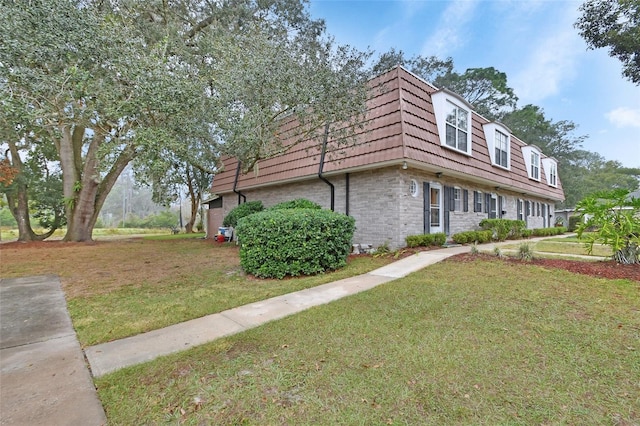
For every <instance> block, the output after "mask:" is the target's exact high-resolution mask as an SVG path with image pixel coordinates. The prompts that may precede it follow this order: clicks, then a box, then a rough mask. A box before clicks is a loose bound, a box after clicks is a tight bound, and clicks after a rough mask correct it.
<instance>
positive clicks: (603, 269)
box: [450, 253, 640, 281]
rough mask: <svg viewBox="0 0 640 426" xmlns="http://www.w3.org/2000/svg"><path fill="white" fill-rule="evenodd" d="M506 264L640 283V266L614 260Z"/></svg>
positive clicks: (470, 257) (469, 258) (539, 260)
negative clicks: (535, 266) (525, 264)
mask: <svg viewBox="0 0 640 426" xmlns="http://www.w3.org/2000/svg"><path fill="white" fill-rule="evenodd" d="M478 258H481V259H496V257H495V256H491V255H489V254H475V255H473V254H468V253H466V254H459V255H456V256H453V257H451V258H450V259H451V260H453V261H458V262H470V261H473V260H475V259H478ZM503 261H504V262H516V263H527V264H531V265H537V266H542V267H544V268H556V269H564V270H566V271H569V272H573V273H575V274H583V275H589V276H592V277H598V278H606V279H628V280H633V281H640V265H638V264H636V265H621V264H618V263H616V262H615V261H613V260H607V261H596V262H587V261H580V260H566V259H548V258H534V259H533V260H531V261H529V262H525V261H522V260H519V259H514V258H509V257H505V258H504V259H503Z"/></svg>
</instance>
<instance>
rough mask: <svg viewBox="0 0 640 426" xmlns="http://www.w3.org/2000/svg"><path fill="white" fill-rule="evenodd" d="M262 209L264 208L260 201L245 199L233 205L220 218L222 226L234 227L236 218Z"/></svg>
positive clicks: (238, 218)
mask: <svg viewBox="0 0 640 426" xmlns="http://www.w3.org/2000/svg"><path fill="white" fill-rule="evenodd" d="M262 210H264V206H263V205H262V201H247V202H246V203H243V204H240V205H239V206H237V207H234V208H233V209H232V210H231V211H230V212H229V214H227V215H226V216H225V217H224V219H223V220H222V226H233V227H234V228H235V227H236V226H237V225H238V220H240V219H242V218H243V217H246V216H249V215H251V214H254V213H257V212H260V211H262Z"/></svg>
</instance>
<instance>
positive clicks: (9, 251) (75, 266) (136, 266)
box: [0, 238, 240, 298]
mask: <svg viewBox="0 0 640 426" xmlns="http://www.w3.org/2000/svg"><path fill="white" fill-rule="evenodd" d="M237 252H238V248H237V247H236V246H235V245H232V244H220V243H216V242H214V241H213V240H202V239H180V240H166V241H155V240H144V239H141V238H130V239H123V240H113V241H97V242H86V243H67V242H62V241H39V242H28V243H22V242H11V243H3V244H1V245H0V259H1V260H2V261H1V262H0V276H2V277H5V278H9V277H20V276H27V275H45V274H55V275H59V276H60V277H61V281H62V287H63V290H64V291H65V293H66V295H67V297H68V298H75V297H87V296H92V295H96V294H105V293H109V292H111V291H114V290H117V289H118V288H121V287H125V286H139V285H142V284H143V283H144V284H146V285H151V286H153V285H155V284H161V283H167V282H170V281H175V282H180V281H181V279H183V278H184V277H188V276H198V275H201V274H202V273H203V270H211V269H212V267H213V269H214V270H216V271H218V270H222V271H225V272H228V271H232V270H236V269H237V268H238V266H239V263H240V261H239V257H238V253H237Z"/></svg>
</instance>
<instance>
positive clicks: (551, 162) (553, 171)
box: [542, 158, 558, 188]
mask: <svg viewBox="0 0 640 426" xmlns="http://www.w3.org/2000/svg"><path fill="white" fill-rule="evenodd" d="M542 167H543V168H544V177H545V178H547V184H548V185H549V186H553V187H554V188H557V187H558V163H557V162H556V160H555V159H554V158H543V159H542Z"/></svg>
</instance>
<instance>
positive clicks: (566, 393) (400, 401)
mask: <svg viewBox="0 0 640 426" xmlns="http://www.w3.org/2000/svg"><path fill="white" fill-rule="evenodd" d="M454 270H455V273H452V271H454ZM510 277H517V282H516V280H514V279H511V278H510ZM638 306H640V287H638V283H637V282H631V281H626V280H617V281H613V280H603V279H596V278H590V277H586V276H582V275H573V274H570V273H568V272H565V271H559V270H547V269H544V268H541V267H538V266H534V265H529V264H512V263H504V262H501V261H499V260H475V261H472V262H468V263H465V264H459V263H454V262H453V261H445V262H442V263H439V264H436V265H433V266H431V267H429V268H427V269H424V270H423V271H420V272H417V273H415V274H412V275H410V276H409V277H407V278H404V279H401V280H397V281H394V282H392V283H389V284H385V285H382V286H380V287H377V288H375V289H373V290H371V291H368V292H365V293H361V294H358V295H355V296H352V297H349V298H346V299H342V300H339V301H337V302H334V303H331V304H329V305H324V306H319V307H315V308H313V309H310V310H308V311H305V312H303V313H300V314H298V315H295V316H291V317H288V318H285V319H283V320H280V321H276V322H272V323H269V324H266V325H264V326H261V327H259V328H256V329H253V330H250V331H248V332H245V333H242V334H239V335H235V336H232V337H228V338H224V339H220V340H218V341H216V342H213V343H211V344H208V345H204V346H201V347H198V348H194V349H192V350H189V351H186V352H183V353H180V354H175V355H172V356H168V357H165V358H161V359H159V360H157V361H155V362H152V363H148V364H144V365H140V366H135V367H131V368H127V369H124V370H121V371H119V372H116V373H113V374H110V375H107V376H104V377H103V378H101V379H98V380H97V381H96V385H97V388H98V392H99V396H100V398H101V400H102V402H103V404H104V406H105V409H106V413H107V417H108V419H109V424H113V425H128V424H161V423H167V424H178V423H180V424H187V425H196V424H221V425H224V424H296V425H312V424H363V425H364V424H424V425H441V424H513V425H519V424H522V425H525V424H527V425H528V424H637V423H639V422H640V382H638V377H640V356H639V355H638V354H639V351H640V346H638V345H639V343H638V342H639V341H640V311H638Z"/></svg>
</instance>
